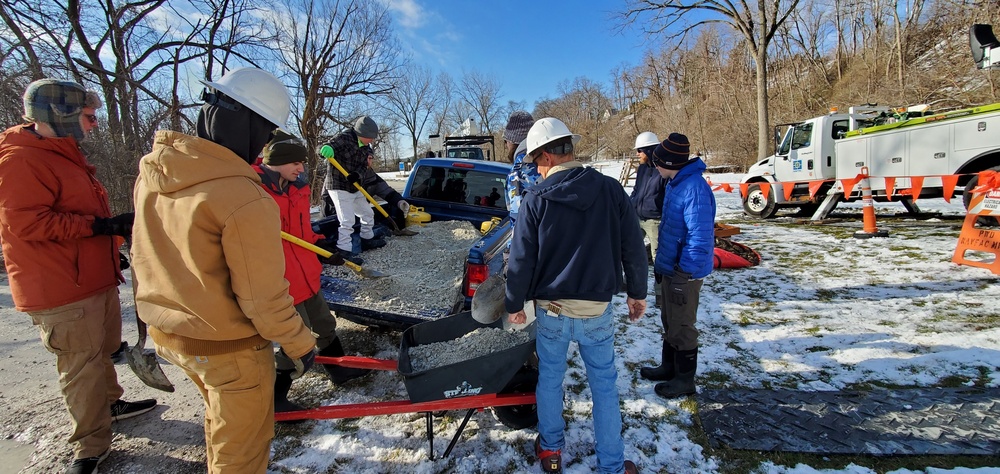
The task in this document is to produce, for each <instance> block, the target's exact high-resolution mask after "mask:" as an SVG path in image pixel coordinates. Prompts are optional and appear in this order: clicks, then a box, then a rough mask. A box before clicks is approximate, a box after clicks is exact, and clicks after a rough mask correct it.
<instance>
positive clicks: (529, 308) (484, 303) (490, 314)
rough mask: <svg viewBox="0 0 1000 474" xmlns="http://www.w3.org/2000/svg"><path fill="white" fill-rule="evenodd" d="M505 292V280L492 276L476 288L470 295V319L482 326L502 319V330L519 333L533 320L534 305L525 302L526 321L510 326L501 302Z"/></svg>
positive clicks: (531, 302) (530, 302) (498, 276)
mask: <svg viewBox="0 0 1000 474" xmlns="http://www.w3.org/2000/svg"><path fill="white" fill-rule="evenodd" d="M506 292H507V280H505V279H504V278H503V277H502V276H500V275H499V274H498V275H492V276H490V277H489V278H487V279H486V281H484V282H482V283H480V284H479V286H478V287H476V292H475V293H474V294H473V295H472V319H475V320H476V321H478V322H480V323H482V324H493V323H495V322H496V320H498V319H500V318H503V328H504V330H505V331H506V330H510V329H513V330H515V331H520V330H521V329H524V328H525V327H527V326H528V325H529V324H531V322H532V321H534V320H535V304H534V302H533V301H528V302H525V304H524V314H525V315H527V316H528V319H527V320H526V321H525V322H524V323H521V324H511V323H510V321H508V320H507V309H506V308H504V305H503V300H504V297H505V294H506Z"/></svg>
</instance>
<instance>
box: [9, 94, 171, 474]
mask: <svg viewBox="0 0 1000 474" xmlns="http://www.w3.org/2000/svg"><path fill="white" fill-rule="evenodd" d="M100 107H101V99H100V98H99V97H98V95H97V94H96V93H95V92H93V91H88V90H86V89H84V87H83V86H82V85H80V84H77V83H75V82H69V81H60V80H57V79H41V80H38V81H35V82H32V83H31V84H29V85H28V88H27V90H25V93H24V118H25V120H27V121H28V122H29V123H26V124H21V125H16V126H14V127H11V128H9V129H7V131H5V132H3V133H2V134H0V224H2V225H0V241H2V242H3V256H4V264H5V265H6V267H7V276H8V278H9V280H10V290H11V296H12V297H13V299H14V305H15V306H16V307H17V309H18V311H22V312H25V313H27V314H28V315H29V316H31V321H32V323H33V324H34V325H36V326H38V328H39V333H40V334H41V339H42V343H43V344H44V345H45V348H46V349H47V350H48V351H49V352H51V353H52V354H54V355H55V356H56V368H57V369H58V371H59V388H60V390H61V391H62V396H63V401H64V402H65V404H66V410H67V411H68V412H69V415H70V418H71V419H72V423H73V427H72V430H71V432H70V437H69V442H70V443H71V444H73V445H74V449H73V451H74V459H73V463H72V464H71V465H70V467H69V470H68V471H67V472H68V473H69V474H89V473H92V472H97V465H98V464H100V463H101V461H103V460H104V459H105V458H106V457H107V456H108V454H109V453H110V452H111V439H112V436H113V434H112V432H111V422H112V421H114V420H120V419H123V418H130V417H132V416H136V415H139V414H142V413H145V412H148V411H150V410H152V409H153V408H154V407H155V406H156V400H152V399H148V400H140V401H136V402H126V401H124V400H120V397H121V396H122V394H123V393H124V390H123V389H122V387H121V385H119V384H118V375H117V373H116V372H115V366H114V363H113V362H112V361H111V357H110V356H111V354H112V353H113V352H114V351H115V349H117V348H118V347H119V345H118V343H119V341H121V333H122V314H121V305H120V302H119V300H118V285H119V284H120V283H121V282H124V281H125V279H124V278H123V277H122V274H121V270H120V267H119V264H120V262H121V260H120V259H119V254H118V245H117V244H120V242H121V241H122V238H123V237H127V236H129V235H131V227H132V219H133V214H132V213H131V212H128V213H124V214H119V215H117V216H114V217H112V216H111V205H110V203H109V202H108V192H107V190H105V189H104V186H103V185H101V183H100V182H99V181H98V180H97V176H96V175H95V172H96V169H95V168H94V166H93V165H91V164H90V163H89V162H88V161H87V157H86V156H85V155H84V153H83V150H82V149H81V148H80V142H81V141H83V140H84V139H86V138H87V137H88V136H89V135H90V133H91V132H92V131H93V130H94V129H96V128H97V115H96V114H97V109H98V108H100ZM109 407H110V409H109ZM14 470H17V468H16V467H14Z"/></svg>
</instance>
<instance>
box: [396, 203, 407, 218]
mask: <svg viewBox="0 0 1000 474" xmlns="http://www.w3.org/2000/svg"><path fill="white" fill-rule="evenodd" d="M396 205H397V206H399V210H400V211H403V215H406V214H409V212H410V203H408V202H406V201H399V203H398V204H396Z"/></svg>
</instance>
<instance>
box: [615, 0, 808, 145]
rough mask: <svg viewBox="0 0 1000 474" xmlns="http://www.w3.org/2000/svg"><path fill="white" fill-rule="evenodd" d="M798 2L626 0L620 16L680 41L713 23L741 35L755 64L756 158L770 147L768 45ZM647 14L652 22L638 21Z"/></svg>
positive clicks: (791, 0)
mask: <svg viewBox="0 0 1000 474" xmlns="http://www.w3.org/2000/svg"><path fill="white" fill-rule="evenodd" d="M798 4H799V0H767V1H765V0H758V2H757V4H756V5H754V6H750V5H749V4H747V3H742V2H741V3H733V2H728V1H719V0H668V1H654V0H629V3H628V7H627V10H626V11H625V13H624V14H623V15H622V17H623V19H624V21H625V22H627V23H636V24H641V25H643V28H644V29H645V30H646V31H647V32H649V33H654V34H662V33H666V35H667V37H668V38H674V39H678V40H681V41H683V39H684V37H685V36H686V35H687V34H688V32H690V31H693V30H695V29H697V28H698V27H700V26H702V25H709V24H714V23H722V24H725V25H728V26H729V27H730V28H732V29H733V30H734V31H736V32H738V33H739V34H740V35H741V36H742V37H743V39H744V40H745V45H746V47H747V49H748V50H749V51H750V53H751V54H752V55H753V57H754V62H755V63H756V66H757V157H758V158H761V159H762V158H764V157H766V156H767V153H768V150H769V148H770V129H771V126H770V121H769V118H768V113H767V101H768V95H767V86H768V81H767V73H768V71H767V60H768V46H769V45H770V44H771V40H772V39H773V38H774V34H775V32H776V31H777V29H778V27H780V26H781V25H782V24H783V23H784V22H785V20H787V19H788V16H789V15H790V14H791V13H792V12H793V11H794V10H795V8H796V7H797V6H798ZM647 15H651V16H652V21H649V22H647V21H641V20H640V18H641V17H645V16H647Z"/></svg>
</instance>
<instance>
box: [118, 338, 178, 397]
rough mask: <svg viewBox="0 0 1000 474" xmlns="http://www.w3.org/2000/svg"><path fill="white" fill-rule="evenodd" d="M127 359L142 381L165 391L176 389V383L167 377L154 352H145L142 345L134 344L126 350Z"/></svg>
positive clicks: (129, 365)
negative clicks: (172, 382)
mask: <svg viewBox="0 0 1000 474" xmlns="http://www.w3.org/2000/svg"><path fill="white" fill-rule="evenodd" d="M125 359H127V360H128V367H129V368H130V369H132V372H133V373H134V374H135V375H136V377H139V380H142V383H144V384H146V385H148V386H150V387H153V388H155V389H157V390H162V391H164V392H173V391H174V385H173V384H171V383H170V380H168V379H167V374H164V373H163V368H162V367H160V362H159V361H158V360H156V354H155V353H154V352H152V351H150V352H145V351H143V349H142V347H139V346H133V347H130V348H129V349H128V350H127V351H125Z"/></svg>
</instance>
